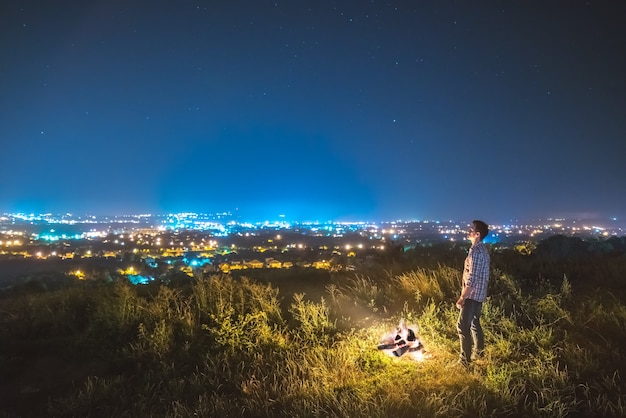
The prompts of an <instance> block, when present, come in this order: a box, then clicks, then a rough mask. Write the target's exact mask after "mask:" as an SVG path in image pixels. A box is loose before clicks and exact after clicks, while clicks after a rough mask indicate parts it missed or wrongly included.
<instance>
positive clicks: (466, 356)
mask: <svg viewBox="0 0 626 418" xmlns="http://www.w3.org/2000/svg"><path fill="white" fill-rule="evenodd" d="M482 308H483V304H482V302H476V301H475V300H472V299H465V304H464V305H463V308H461V312H460V313H459V322H458V323H457V329H458V331H459V340H460V342H461V360H464V361H466V362H468V363H469V362H470V360H471V357H472V345H473V347H474V348H473V351H474V353H475V354H478V355H480V354H482V352H483V351H484V350H485V336H484V335H483V329H482V327H481V326H480V313H481V311H482Z"/></svg>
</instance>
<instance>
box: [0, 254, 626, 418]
mask: <svg viewBox="0 0 626 418" xmlns="http://www.w3.org/2000/svg"><path fill="white" fill-rule="evenodd" d="M557 244H558V245H555V243H554V242H552V243H550V242H548V243H547V244H543V246H541V244H540V246H537V248H536V249H533V251H532V252H530V251H511V250H498V249H494V248H492V276H491V277H492V279H491V282H490V289H489V294H490V296H489V298H488V300H487V301H486V302H485V304H484V310H483V312H484V313H483V327H484V329H485V333H486V342H487V354H486V357H485V358H484V359H482V360H479V361H477V362H475V363H473V364H472V365H471V367H470V369H469V370H465V369H463V368H461V367H460V366H457V365H456V359H457V356H458V354H457V353H458V336H457V333H456V319H457V315H458V310H457V309H456V307H455V306H454V302H455V301H456V298H457V296H458V293H459V290H460V281H461V276H460V268H461V265H462V264H461V263H462V260H463V257H464V255H465V253H464V250H465V249H464V248H463V247H462V246H456V247H450V246H447V247H441V248H422V249H416V250H413V251H411V252H408V253H405V254H404V255H403V256H402V257H401V258H399V259H395V260H391V261H389V262H388V263H386V264H372V265H368V266H363V267H362V268H361V270H359V271H356V272H336V273H332V274H331V273H325V274H311V273H307V274H303V272H300V273H298V272H297V271H292V272H289V273H286V272H280V273H275V274H271V273H268V272H267V271H263V272H258V273H259V274H258V275H257V276H256V277H253V276H252V274H253V273H251V276H249V277H231V276H223V275H213V276H207V277H203V278H200V279H197V280H194V281H189V282H186V283H185V282H176V283H170V284H168V285H166V284H151V285H148V286H132V285H129V284H126V283H122V282H116V283H113V284H109V285H106V284H102V283H100V284H97V285H89V284H85V283H77V284H76V285H73V286H68V287H66V288H63V289H59V290H53V291H41V290H38V291H33V290H32V289H31V290H30V291H26V290H24V289H22V290H20V289H16V290H14V291H12V292H8V293H6V294H5V295H4V296H3V297H2V298H1V299H0V341H2V344H1V345H0V373H1V374H2V376H3V378H2V380H1V381H0V385H1V386H0V410H2V413H3V414H4V416H24V417H27V416H56V417H74V416H81V417H86V416H91V417H100V416H102V417H105V416H106V417H111V416H168V417H189V416H201V417H209V416H220V417H222V416H247V417H274V416H285V417H287V416H289V417H294V416H296V417H297V416H299V417H309V416H323V417H328V416H331V417H332V416H335V417H389V416H394V417H405V416H406V417H409V416H411V417H414V416H441V417H493V416H496V417H497V416H541V417H544V416H545V417H587V416H589V417H596V416H607V417H621V416H625V415H626V387H625V384H624V381H623V379H624V376H625V375H626V365H625V364H624V361H623V357H624V355H623V351H624V349H623V348H622V347H624V346H625V343H626V305H625V304H624V299H623V297H624V289H625V288H624V281H625V280H626V256H624V254H623V253H621V252H619V251H590V250H589V248H590V247H586V248H585V251H582V252H580V253H574V252H572V250H571V249H568V250H567V251H565V252H561V253H558V252H553V251H549V250H550V249H553V248H552V247H555V246H556V247H559V246H563V243H557ZM524 254H526V255H524ZM401 318H404V319H406V320H407V321H408V322H409V323H412V324H416V325H417V326H418V328H419V329H418V334H419V336H420V338H421V339H422V342H423V344H424V345H425V347H426V349H427V352H428V354H429V355H430V356H431V357H429V358H427V359H425V360H424V361H415V360H412V359H409V358H404V357H403V358H400V359H396V358H392V357H389V356H387V355H386V354H384V353H383V352H381V351H379V350H377V349H376V345H377V344H378V343H379V341H380V338H381V337H382V336H383V335H384V334H385V333H387V332H389V331H390V330H391V329H392V328H393V327H394V326H395V325H396V324H397V323H398V321H399V320H400V319H401Z"/></svg>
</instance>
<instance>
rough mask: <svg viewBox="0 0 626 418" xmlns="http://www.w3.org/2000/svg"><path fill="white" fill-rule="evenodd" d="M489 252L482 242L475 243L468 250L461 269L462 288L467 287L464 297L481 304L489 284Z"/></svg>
mask: <svg viewBox="0 0 626 418" xmlns="http://www.w3.org/2000/svg"><path fill="white" fill-rule="evenodd" d="M489 263H490V258H489V251H487V247H485V244H483V243H482V241H480V242H479V241H477V242H475V243H474V245H472V246H471V247H470V249H469V253H468V254H467V258H466V259H465V265H464V268H463V286H464V287H467V288H468V290H467V293H466V297H467V298H468V299H472V300H475V301H476V302H483V301H484V300H485V298H486V297H487V285H488V284H489Z"/></svg>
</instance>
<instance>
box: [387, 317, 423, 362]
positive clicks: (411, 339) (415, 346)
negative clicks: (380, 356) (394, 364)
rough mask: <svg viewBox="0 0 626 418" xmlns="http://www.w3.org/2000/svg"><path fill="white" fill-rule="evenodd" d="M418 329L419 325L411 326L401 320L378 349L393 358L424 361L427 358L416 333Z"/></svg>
mask: <svg viewBox="0 0 626 418" xmlns="http://www.w3.org/2000/svg"><path fill="white" fill-rule="evenodd" d="M417 329H418V328H417V325H414V324H411V326H409V325H407V323H406V321H405V320H404V319H402V320H400V324H399V325H398V327H397V328H396V329H395V330H394V331H393V332H391V333H389V334H386V335H384V336H383V337H382V338H381V340H380V344H379V345H378V349H379V350H382V351H384V352H385V353H386V354H388V355H389V356H392V357H403V358H407V357H408V358H410V359H413V360H417V361H422V360H424V358H426V357H427V356H426V355H425V353H424V346H423V345H422V342H421V341H420V339H419V337H418V336H417V334H416V332H415V330H417Z"/></svg>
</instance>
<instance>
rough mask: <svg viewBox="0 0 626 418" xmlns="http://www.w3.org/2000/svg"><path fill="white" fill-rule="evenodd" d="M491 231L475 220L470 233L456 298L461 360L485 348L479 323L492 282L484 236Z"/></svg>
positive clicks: (467, 358)
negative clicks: (459, 287)
mask: <svg viewBox="0 0 626 418" xmlns="http://www.w3.org/2000/svg"><path fill="white" fill-rule="evenodd" d="M488 233H489V227H488V226H487V224H486V223H484V222H483V221H473V222H472V226H471V227H470V230H469V233H468V236H467V237H468V239H469V240H470V241H471V242H472V245H471V247H470V249H469V253H468V254H467V258H465V264H464V268H463V290H462V291H461V296H460V297H459V299H458V300H457V301H456V306H457V308H459V309H460V310H461V312H460V313H459V322H458V323H457V329H458V331H459V339H460V342H461V358H460V359H459V363H460V364H461V365H463V366H467V365H469V363H470V361H471V360H472V354H473V357H474V358H477V357H481V356H482V355H483V353H484V350H485V337H484V335H483V329H482V328H481V326H480V313H481V311H482V306H483V301H484V300H485V298H486V297H487V285H488V284H489V263H490V258H489V251H488V250H487V247H485V244H483V239H484V238H485V237H486V236H487V234H488Z"/></svg>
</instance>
